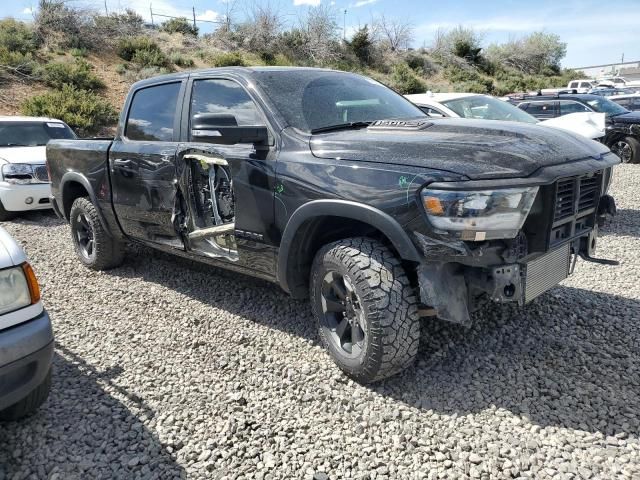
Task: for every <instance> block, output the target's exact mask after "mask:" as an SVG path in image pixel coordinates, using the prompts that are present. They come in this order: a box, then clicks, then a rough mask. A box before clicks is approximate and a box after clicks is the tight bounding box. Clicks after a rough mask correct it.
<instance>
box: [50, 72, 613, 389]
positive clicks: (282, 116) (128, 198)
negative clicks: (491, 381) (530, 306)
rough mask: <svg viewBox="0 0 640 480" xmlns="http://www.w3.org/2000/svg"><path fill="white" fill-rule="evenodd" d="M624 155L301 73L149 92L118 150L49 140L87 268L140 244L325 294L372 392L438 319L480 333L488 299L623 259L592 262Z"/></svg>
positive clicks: (355, 367) (108, 143)
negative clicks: (426, 318)
mask: <svg viewBox="0 0 640 480" xmlns="http://www.w3.org/2000/svg"><path fill="white" fill-rule="evenodd" d="M160 99H161V100H160ZM619 161H620V160H619V159H618V158H617V157H616V156H615V155H613V154H612V153H611V152H610V151H609V149H607V148H606V147H604V146H603V145H601V144H599V143H597V142H592V141H590V140H586V139H584V138H583V137H579V136H577V135H572V134H568V133H566V132H559V131H556V130H554V129H551V128H549V129H542V128H539V127H537V126H536V125H527V124H524V123H516V122H487V121H481V120H466V119H457V118H447V119H439V120H438V121H435V120H433V119H430V118H429V117H428V116H427V115H426V114H425V113H423V112H422V111H421V110H420V109H419V108H418V107H416V106H415V105H413V104H411V103H410V102H409V101H408V100H406V99H405V98H403V97H402V96H401V95H398V94H396V93H395V92H393V91H392V90H390V89H388V88H387V87H385V86H383V85H382V84H380V83H378V82H376V81H374V80H372V79H370V78H366V77H363V76H360V75H356V74H352V73H345V72H338V71H332V70H324V69H312V68H281V67H272V68H268V67H255V68H240V67H235V68H233V67H231V68H220V69H210V70H203V71H197V72H180V73H176V74H171V75H168V76H161V77H157V78H152V79H147V80H143V81H140V82H138V83H136V84H134V85H133V86H132V88H131V90H130V92H129V94H128V97H127V100H126V102H125V107H124V110H123V112H122V115H121V117H120V122H119V125H118V130H117V134H116V137H115V138H114V139H113V140H55V141H51V142H50V143H49V144H48V145H47V163H48V165H49V169H50V171H51V181H52V193H53V196H54V197H53V198H54V200H53V205H54V209H55V210H56V211H57V212H59V214H60V215H61V216H62V217H63V218H65V219H66V220H68V221H69V223H70V227H71V240H72V241H73V244H74V247H75V250H76V252H77V255H78V258H79V260H80V262H82V263H83V264H84V265H86V266H87V267H89V268H93V269H97V270H101V269H107V268H111V267H115V266H117V265H119V264H121V263H122V261H123V242H124V241H126V240H135V241H138V242H142V243H144V244H146V245H149V246H152V247H155V248H159V249H163V250H165V251H168V252H173V253H175V254H178V255H182V256H187V257H189V258H192V259H195V260H198V261H201V262H208V263H211V264H213V265H218V266H222V267H224V268H228V269H231V270H234V271H237V272H241V273H245V274H249V275H252V276H256V277H261V278H265V279H267V280H270V281H273V282H276V283H278V284H279V285H280V286H281V287H282V288H283V289H284V290H285V291H286V292H288V293H290V294H291V295H292V296H293V297H295V298H310V299H311V304H312V310H313V313H314V317H315V319H316V321H317V324H318V329H319V334H320V338H321V339H322V342H323V343H324V345H325V346H326V348H327V350H328V351H329V353H330V355H331V356H332V358H333V360H334V361H335V362H336V363H337V364H338V365H339V366H340V368H341V369H342V370H344V371H345V372H346V373H347V374H348V375H350V376H351V377H353V378H355V379H357V380H358V381H361V382H371V381H375V380H379V379H381V378H384V377H388V376H389V375H392V374H394V373H396V372H398V371H400V370H402V369H404V368H405V367H407V366H408V365H409V364H410V363H411V362H412V361H413V359H414V358H415V356H416V354H417V351H418V343H419V336H420V317H421V315H423V314H436V315H438V316H439V317H440V318H442V319H443V320H447V321H450V322H455V323H460V324H466V325H468V324H469V323H470V322H471V319H470V312H471V311H473V310H475V309H479V308H482V306H483V305H484V304H485V299H492V300H493V301H496V302H512V303H516V304H519V305H524V304H525V303H526V302H529V301H531V300H533V299H534V298H535V297H537V296H538V295H540V294H541V293H543V292H544V291H546V290H548V289H549V288H551V287H553V286H554V285H556V284H557V283H558V282H560V281H561V280H562V279H564V278H565V277H567V276H568V275H569V274H570V271H571V269H572V267H571V265H572V258H574V257H575V256H576V255H579V256H581V257H582V258H585V259H587V260H590V261H605V260H594V259H593V256H592V253H593V248H594V246H595V242H596V237H597V223H598V221H599V219H603V218H604V217H606V216H607V215H610V214H612V213H613V211H614V205H615V203H614V201H613V198H611V197H610V196H608V195H607V193H606V192H607V187H608V184H609V182H610V178H611V169H612V167H613V166H614V165H616V164H617V163H619ZM577 199H579V201H577ZM427 307H428V308H427Z"/></svg>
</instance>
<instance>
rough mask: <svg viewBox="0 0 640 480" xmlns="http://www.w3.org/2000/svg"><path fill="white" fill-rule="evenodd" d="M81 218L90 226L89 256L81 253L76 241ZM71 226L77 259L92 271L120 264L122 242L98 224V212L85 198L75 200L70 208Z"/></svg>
mask: <svg viewBox="0 0 640 480" xmlns="http://www.w3.org/2000/svg"><path fill="white" fill-rule="evenodd" d="M81 216H83V218H84V219H86V223H87V224H88V225H89V226H90V228H91V230H92V235H93V248H92V253H91V255H89V254H87V253H86V252H85V251H83V248H82V246H81V244H80V242H79V239H78V229H79V228H80V226H79V218H80V217H81ZM69 224H70V226H71V239H72V240H73V246H74V248H75V250H76V254H77V255H78V259H79V260H80V261H81V262H82V263H83V264H84V265H85V266H87V267H89V268H91V269H93V270H108V269H110V268H114V267H117V266H119V265H121V264H122V261H123V260H124V253H125V248H124V244H123V242H122V241H120V240H119V239H117V238H114V237H113V236H112V235H110V234H109V233H107V231H106V230H105V229H104V227H103V226H102V223H100V218H99V216H98V210H97V209H96V207H95V205H94V204H93V203H91V201H90V200H89V199H88V198H86V197H80V198H77V199H76V200H75V201H74V202H73V205H72V206H71V212H70V213H69Z"/></svg>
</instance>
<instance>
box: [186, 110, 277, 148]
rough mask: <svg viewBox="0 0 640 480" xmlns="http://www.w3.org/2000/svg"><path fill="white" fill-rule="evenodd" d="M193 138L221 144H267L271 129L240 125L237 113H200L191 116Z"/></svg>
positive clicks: (260, 126)
mask: <svg viewBox="0 0 640 480" xmlns="http://www.w3.org/2000/svg"><path fill="white" fill-rule="evenodd" d="M191 139H192V140H193V141H196V142H206V143H216V144H220V145H236V144H238V143H253V144H256V145H263V146H267V145H268V143H269V131H268V130H267V127H265V126H264V125H249V126H238V121H237V120H236V117H235V115H231V114H226V113H199V114H197V115H194V116H193V117H192V118H191Z"/></svg>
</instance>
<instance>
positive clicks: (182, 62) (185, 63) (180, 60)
mask: <svg viewBox="0 0 640 480" xmlns="http://www.w3.org/2000/svg"><path fill="white" fill-rule="evenodd" d="M169 61H170V62H171V63H173V64H174V65H177V66H178V67H182V68H191V67H193V66H194V65H195V62H194V61H193V58H191V57H186V56H184V55H183V54H181V53H179V52H173V53H172V54H171V55H169Z"/></svg>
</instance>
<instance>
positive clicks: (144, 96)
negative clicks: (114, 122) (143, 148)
mask: <svg viewBox="0 0 640 480" xmlns="http://www.w3.org/2000/svg"><path fill="white" fill-rule="evenodd" d="M179 92H180V83H165V84H163V85H156V86H154V87H148V88H145V89H142V90H138V91H137V92H136V93H135V95H134V96H133V100H132V102H131V108H130V109H129V118H128V119H127V127H126V129H125V136H126V137H127V138H129V139H130V140H151V141H158V142H170V141H172V140H173V122H174V120H175V116H176V107H177V105H178V93H179Z"/></svg>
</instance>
